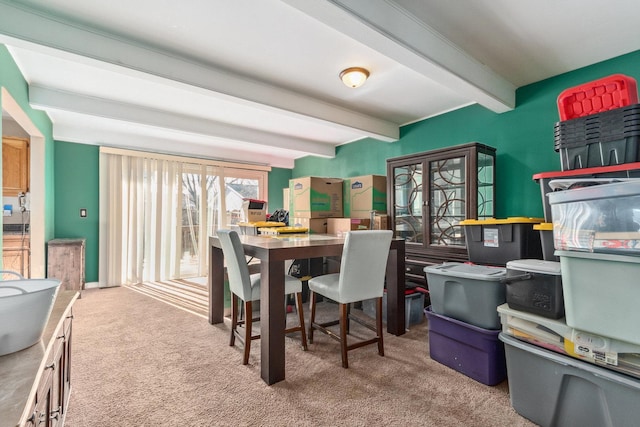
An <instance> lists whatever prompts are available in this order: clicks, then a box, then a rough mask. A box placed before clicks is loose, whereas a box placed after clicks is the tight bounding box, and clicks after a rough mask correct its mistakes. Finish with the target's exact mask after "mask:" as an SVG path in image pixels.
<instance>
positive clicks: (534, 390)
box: [499, 333, 640, 427]
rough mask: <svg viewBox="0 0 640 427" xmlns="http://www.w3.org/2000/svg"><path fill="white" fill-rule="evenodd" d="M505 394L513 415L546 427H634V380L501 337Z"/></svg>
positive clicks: (638, 390) (637, 397)
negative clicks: (515, 414) (505, 376)
mask: <svg viewBox="0 0 640 427" xmlns="http://www.w3.org/2000/svg"><path fill="white" fill-rule="evenodd" d="M499 339H500V340H501V341H502V342H504V344H505V354H506V361H507V373H508V376H509V395H510V399H511V405H512V406H513V408H514V409H515V410H516V412H517V413H519V414H520V415H522V416H523V417H525V418H528V419H529V420H531V421H533V422H534V423H536V424H538V425H540V426H542V427H546V426H558V427H560V426H562V427H568V426H580V427H584V426H629V427H631V426H636V425H638V420H640V405H638V402H639V401H640V380H638V379H635V378H631V377H628V376H626V375H622V374H619V373H616V372H613V371H610V370H608V369H605V368H601V367H599V366H594V365H592V364H589V363H586V362H583V361H580V360H577V359H573V358H571V357H568V356H564V355H562V354H557V353H554V352H551V351H549V350H545V349H543V348H540V347H536V346H534V345H531V344H528V343H526V342H522V341H519V340H517V339H515V338H513V337H510V336H507V335H505V334H502V333H501V334H500V335H499Z"/></svg>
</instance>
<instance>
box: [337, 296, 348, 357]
mask: <svg viewBox="0 0 640 427" xmlns="http://www.w3.org/2000/svg"><path fill="white" fill-rule="evenodd" d="M339 305H340V352H341V353H342V367H343V368H348V367H349V360H348V359H347V322H348V320H349V313H348V306H349V304H339Z"/></svg>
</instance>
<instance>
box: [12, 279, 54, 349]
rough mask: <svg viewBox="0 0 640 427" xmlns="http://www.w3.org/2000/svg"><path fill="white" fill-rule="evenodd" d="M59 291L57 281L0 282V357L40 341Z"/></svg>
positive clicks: (19, 280)
mask: <svg viewBox="0 0 640 427" xmlns="http://www.w3.org/2000/svg"><path fill="white" fill-rule="evenodd" d="M59 288H60V281H59V280H57V279H18V280H4V281H0V356H4V355H6V354H9V353H14V352H16V351H20V350H23V349H25V348H27V347H30V346H32V345H34V344H36V343H37V342H38V341H40V339H41V338H42V332H43V330H44V327H45V325H46V324H47V321H48V320H49V315H50V314H51V309H52V307H53V302H54V301H55V299H56V295H57V294H58V289H59Z"/></svg>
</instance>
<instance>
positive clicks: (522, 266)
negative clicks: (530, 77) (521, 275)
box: [507, 259, 560, 276]
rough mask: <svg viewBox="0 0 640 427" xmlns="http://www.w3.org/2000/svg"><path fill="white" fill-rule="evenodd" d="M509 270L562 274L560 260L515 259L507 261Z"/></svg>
mask: <svg viewBox="0 0 640 427" xmlns="http://www.w3.org/2000/svg"><path fill="white" fill-rule="evenodd" d="M507 270H518V271H526V272H528V273H539V274H550V275H553V276H559V275H560V262H559V261H546V260H542V259H515V260H512V261H507Z"/></svg>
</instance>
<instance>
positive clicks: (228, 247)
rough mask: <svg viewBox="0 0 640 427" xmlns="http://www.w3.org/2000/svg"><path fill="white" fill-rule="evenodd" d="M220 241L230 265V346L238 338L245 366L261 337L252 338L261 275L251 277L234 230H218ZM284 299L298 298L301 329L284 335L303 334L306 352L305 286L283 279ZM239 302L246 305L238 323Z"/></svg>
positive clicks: (228, 269) (253, 336)
mask: <svg viewBox="0 0 640 427" xmlns="http://www.w3.org/2000/svg"><path fill="white" fill-rule="evenodd" d="M218 239H220V246H222V252H223V254H224V258H225V261H226V264H227V275H228V276H229V289H230V291H231V339H230V341H229V345H230V346H234V345H235V340H236V338H237V339H238V340H240V342H242V344H243V345H244V356H243V359H242V364H243V365H246V364H248V363H249V353H250V350H251V341H252V340H257V339H260V335H253V334H252V333H251V328H252V326H253V322H254V321H259V320H260V318H259V317H257V318H254V317H253V306H252V303H253V302H254V301H259V300H260V274H259V273H257V274H249V267H248V266H247V259H246V257H245V255H244V249H243V248H242V243H241V242H240V237H238V233H237V232H235V231H233V230H218ZM284 293H285V295H289V294H295V295H296V309H297V311H298V318H299V322H300V323H299V325H298V326H295V327H292V328H288V329H285V331H284V332H285V334H288V333H292V332H298V331H299V332H300V335H301V339H302V348H303V349H304V350H307V335H306V331H305V325H304V312H303V309H302V282H301V281H300V279H297V278H295V277H293V276H289V275H285V277H284ZM238 299H240V300H241V301H242V302H243V304H244V313H245V316H244V319H238ZM243 325H244V328H245V331H244V335H243V334H241V333H240V332H239V331H238V327H239V326H243Z"/></svg>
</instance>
